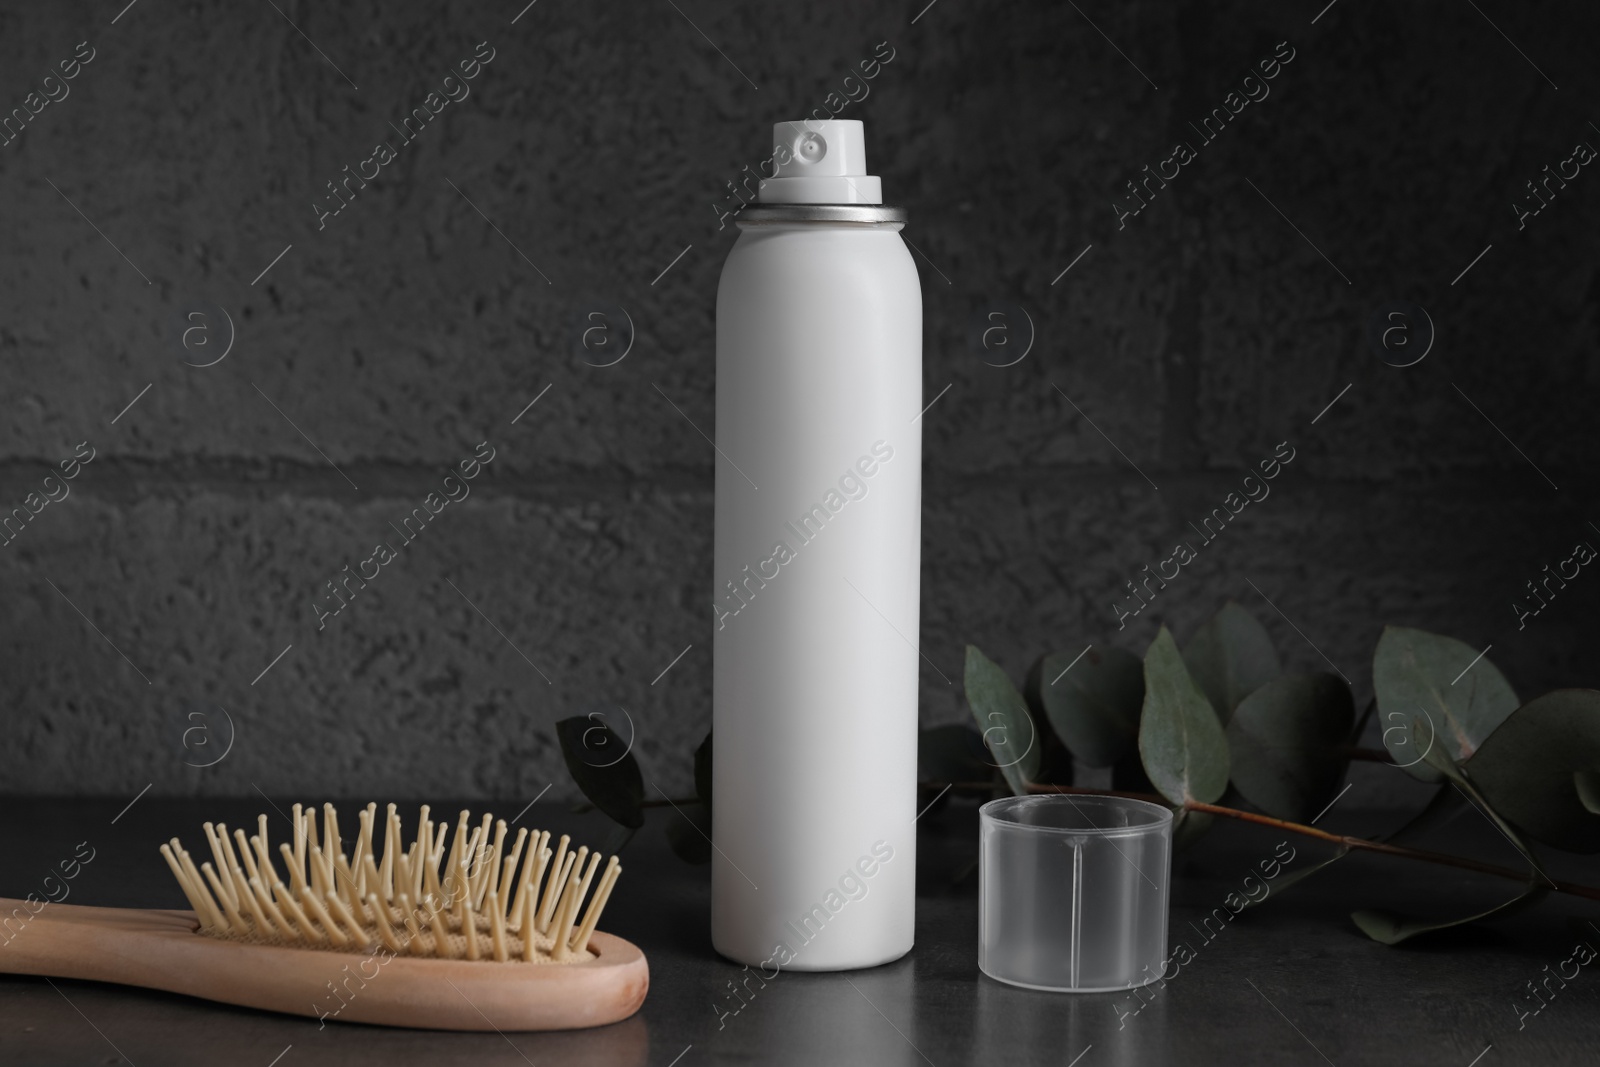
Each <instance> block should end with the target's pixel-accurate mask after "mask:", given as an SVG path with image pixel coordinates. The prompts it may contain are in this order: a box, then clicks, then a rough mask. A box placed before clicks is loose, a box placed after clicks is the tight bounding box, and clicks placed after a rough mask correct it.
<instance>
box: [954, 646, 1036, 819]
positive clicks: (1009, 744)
mask: <svg viewBox="0 0 1600 1067" xmlns="http://www.w3.org/2000/svg"><path fill="white" fill-rule="evenodd" d="M964 683H965V686H966V690H967V703H968V704H969V705H970V706H971V707H972V717H973V718H974V719H976V720H977V722H978V729H979V730H980V731H982V734H983V743H984V744H985V745H987V746H988V747H989V755H990V756H991V757H993V759H994V762H993V763H992V764H990V766H991V767H999V768H1000V773H1001V774H1003V775H1005V779H1006V784H1007V785H1008V786H1010V787H1011V792H1012V793H1014V794H1016V795H1018V796H1021V795H1023V794H1025V793H1027V791H1028V783H1029V782H1031V781H1035V780H1036V779H1037V778H1038V774H1039V757H1040V754H1041V753H1040V749H1041V748H1042V747H1043V746H1041V745H1040V744H1039V731H1038V728H1037V727H1036V726H1035V725H1034V722H1033V716H1031V715H1030V714H1028V704H1027V702H1026V701H1024V700H1023V699H1022V694H1021V693H1019V692H1017V687H1016V686H1014V685H1012V684H1011V679H1010V678H1008V677H1007V676H1006V672H1005V671H1003V670H1001V669H1000V668H999V667H998V666H996V665H995V663H994V662H993V661H992V660H990V659H989V658H988V657H987V656H985V655H984V654H983V653H982V652H979V651H978V650H977V649H976V648H974V647H973V646H972V645H968V646H967V665H966V674H965V677H964Z"/></svg>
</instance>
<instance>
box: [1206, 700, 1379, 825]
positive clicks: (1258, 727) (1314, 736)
mask: <svg viewBox="0 0 1600 1067" xmlns="http://www.w3.org/2000/svg"><path fill="white" fill-rule="evenodd" d="M1354 718H1355V702H1354V701H1353V700H1352V699H1351V696H1350V687H1349V686H1348V685H1345V683H1344V681H1343V679H1341V678H1339V677H1338V676H1337V675H1333V674H1323V673H1318V674H1311V675H1283V676H1280V677H1278V678H1274V679H1273V680H1272V681H1270V682H1267V683H1266V684H1264V685H1262V686H1261V687H1260V688H1258V689H1256V690H1255V691H1254V692H1252V693H1250V695H1249V696H1246V697H1245V698H1244V699H1243V700H1241V701H1240V702H1239V706H1238V708H1237V709H1236V710H1235V711H1234V713H1233V718H1232V719H1231V720H1230V721H1229V723H1228V728H1227V735H1228V754H1229V764H1230V766H1231V767H1232V772H1233V785H1234V788H1236V789H1238V790H1239V793H1240V795H1242V796H1243V797H1244V798H1245V799H1246V800H1248V801H1250V803H1252V804H1254V805H1255V806H1256V807H1258V808H1260V809H1261V810H1262V811H1264V812H1266V813H1267V814H1268V815H1273V816H1276V817H1277V818H1280V819H1289V820H1291V821H1293V822H1304V821H1305V820H1306V819H1309V818H1311V817H1313V816H1314V815H1316V814H1317V813H1318V812H1319V811H1320V810H1322V808H1323V807H1324V806H1325V805H1326V804H1327V803H1328V802H1329V801H1330V800H1332V799H1333V796H1334V793H1335V792H1336V791H1337V790H1338V788H1339V784H1340V783H1341V782H1342V781H1343V780H1344V770H1345V766H1346V764H1347V763H1348V760H1347V759H1346V757H1345V756H1344V755H1343V753H1342V752H1341V751H1340V749H1341V746H1342V745H1343V744H1344V740H1345V737H1346V736H1347V735H1348V734H1349V732H1350V723H1351V722H1352V721H1353V720H1354Z"/></svg>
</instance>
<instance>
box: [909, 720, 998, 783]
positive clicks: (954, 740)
mask: <svg viewBox="0 0 1600 1067" xmlns="http://www.w3.org/2000/svg"><path fill="white" fill-rule="evenodd" d="M988 755H989V750H988V749H987V748H985V747H984V744H983V737H982V735H981V734H979V733H978V731H976V730H974V729H973V728H972V727H970V726H968V725H966V724H965V723H956V724H954V725H950V726H930V727H929V728H928V729H926V730H921V731H918V733H917V772H918V775H919V777H920V778H921V779H922V780H923V781H925V782H987V781H988V780H989V779H990V777H991V776H992V774H993V772H994V764H992V763H990V762H988V760H987V759H986V757H987V756H988Z"/></svg>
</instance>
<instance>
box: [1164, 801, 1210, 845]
mask: <svg viewBox="0 0 1600 1067" xmlns="http://www.w3.org/2000/svg"><path fill="white" fill-rule="evenodd" d="M1216 821H1217V818H1216V816H1215V815H1212V814H1211V813H1210V812H1209V811H1190V810H1189V809H1188V808H1179V809H1178V811H1177V813H1176V814H1174V815H1173V817H1172V851H1173V852H1182V851H1184V850H1185V849H1187V848H1189V846H1191V845H1193V844H1194V843H1195V842H1196V841H1198V840H1200V839H1201V838H1202V837H1204V836H1205V834H1206V831H1207V830H1210V829H1211V826H1212V824H1213V823H1215V822H1216Z"/></svg>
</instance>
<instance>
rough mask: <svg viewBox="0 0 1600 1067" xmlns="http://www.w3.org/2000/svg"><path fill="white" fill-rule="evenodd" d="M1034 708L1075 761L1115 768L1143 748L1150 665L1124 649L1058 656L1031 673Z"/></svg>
mask: <svg viewBox="0 0 1600 1067" xmlns="http://www.w3.org/2000/svg"><path fill="white" fill-rule="evenodd" d="M1080 656H1081V658H1079V657H1080ZM1074 660H1077V663H1076V664H1074V663H1073V661H1074ZM1068 667H1071V669H1070V670H1068ZM1028 704H1029V706H1030V707H1032V708H1033V709H1034V710H1035V711H1036V712H1043V713H1044V715H1045V717H1046V719H1047V720H1048V721H1049V723H1050V725H1051V727H1052V728H1053V729H1054V730H1055V732H1056V736H1057V737H1059V738H1061V743H1062V744H1064V745H1066V747H1067V750H1068V751H1069V752H1071V753H1072V754H1073V755H1074V756H1075V757H1077V758H1078V759H1079V760H1081V761H1082V762H1084V763H1086V764H1088V765H1089V766H1091V767H1109V766H1111V765H1112V764H1114V763H1116V762H1117V761H1118V760H1120V759H1122V758H1123V757H1124V756H1127V755H1128V754H1130V753H1131V752H1133V751H1134V749H1135V748H1137V747H1138V744H1139V713H1140V711H1141V710H1142V709H1143V706H1144V666H1143V664H1141V663H1140V662H1139V657H1138V656H1135V655H1134V654H1133V653H1132V652H1129V651H1127V650H1126V649H1121V648H1103V649H1101V648H1093V647H1091V648H1089V650H1088V651H1086V652H1082V653H1071V652H1057V653H1055V654H1054V655H1050V656H1045V657H1044V658H1043V659H1041V660H1040V661H1039V662H1038V663H1036V664H1034V668H1033V670H1032V671H1030V672H1029V674H1028Z"/></svg>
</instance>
